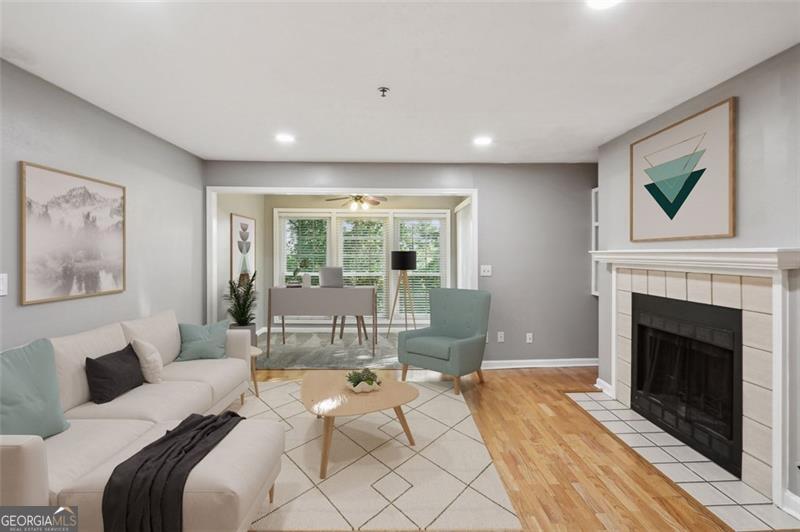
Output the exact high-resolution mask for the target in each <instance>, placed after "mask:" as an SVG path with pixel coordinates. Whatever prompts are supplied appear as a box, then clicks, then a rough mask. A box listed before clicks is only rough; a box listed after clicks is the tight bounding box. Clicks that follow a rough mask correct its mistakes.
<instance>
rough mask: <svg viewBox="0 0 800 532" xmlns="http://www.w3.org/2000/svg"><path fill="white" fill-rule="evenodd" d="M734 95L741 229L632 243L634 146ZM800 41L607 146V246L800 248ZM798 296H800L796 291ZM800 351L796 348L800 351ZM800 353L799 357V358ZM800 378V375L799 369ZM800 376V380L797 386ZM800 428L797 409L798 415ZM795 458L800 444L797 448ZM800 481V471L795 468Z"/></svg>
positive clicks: (606, 280)
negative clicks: (720, 235)
mask: <svg viewBox="0 0 800 532" xmlns="http://www.w3.org/2000/svg"><path fill="white" fill-rule="evenodd" d="M731 96H736V97H737V98H738V102H737V117H736V120H737V131H736V134H737V146H736V148H737V150H736V168H737V171H736V174H737V175H736V236H735V237H734V238H726V239H714V240H683V241H679V242H646V243H632V242H630V241H629V239H628V179H629V166H628V165H629V159H628V158H629V146H630V144H631V142H634V141H636V140H638V139H640V138H642V137H644V136H646V135H648V134H650V133H653V132H655V131H658V130H659V129H661V128H663V127H666V126H668V125H670V124H672V123H674V122H676V121H678V120H680V119H682V118H685V117H687V116H690V115H691V114H693V113H696V112H698V111H701V110H703V109H705V108H707V107H709V106H711V105H713V104H715V103H718V102H720V101H722V100H724V99H726V98H729V97H731ZM799 165H800V45H798V46H794V47H792V48H790V49H789V50H787V51H785V52H783V53H781V54H779V55H777V56H775V57H773V58H771V59H769V60H767V61H765V62H763V63H761V64H759V65H757V66H755V67H753V68H751V69H750V70H747V71H745V72H743V73H741V74H739V75H738V76H736V77H734V78H731V79H730V80H728V81H725V82H724V83H722V84H720V85H718V86H716V87H714V88H712V89H710V90H709V91H707V92H704V93H703V94H700V95H699V96H696V97H695V98H692V99H691V100H688V101H687V102H684V103H682V104H681V105H679V106H677V107H675V108H673V109H670V110H669V111H667V112H665V113H664V114H662V115H659V116H657V117H656V118H653V119H652V120H650V121H649V122H646V123H644V124H642V125H640V126H638V127H636V128H635V129H633V130H631V131H629V132H627V133H625V134H624V135H622V136H620V137H617V138H616V139H614V140H612V141H610V142H608V143H606V144H604V145H603V146H601V147H600V151H599V162H598V183H599V188H600V190H599V204H600V241H599V244H600V246H599V247H600V249H606V250H611V249H626V248H673V249H685V248H734V247H743V248H745V247H800V166H799ZM601 274H602V275H601V279H600V309H599V316H598V321H599V327H600V335H599V340H598V341H599V346H598V351H599V353H600V378H601V379H604V380H606V381H607V382H611V336H610V330H609V328H610V319H611V318H610V313H611V299H610V290H611V279H610V274H609V272H608V270H601ZM795 297H797V296H795ZM795 355H796V353H795ZM795 358H796V357H795ZM795 377H797V375H796V374H795ZM799 385H800V381H798V380H795V381H794V388H795V389H796V388H797V386H799ZM792 422H793V426H794V427H795V428H794V429H793V430H794V431H795V433H797V431H798V430H800V428H798V425H799V424H800V422H798V417H797V413H796V412H795V414H794V416H793V420H792ZM794 453H795V459H794V461H793V463H796V462H797V461H798V460H800V456H797V455H798V453H800V451H798V449H797V446H795V447H794ZM792 470H793V472H792V474H793V475H794V479H793V482H794V486H795V487H796V488H795V489H796V490H797V489H798V488H800V475H798V473H797V469H796V468H794V467H793V468H792Z"/></svg>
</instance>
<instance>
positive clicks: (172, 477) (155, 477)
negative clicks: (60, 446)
mask: <svg viewBox="0 0 800 532" xmlns="http://www.w3.org/2000/svg"><path fill="white" fill-rule="evenodd" d="M243 419H244V418H243V417H241V416H239V415H238V414H236V413H234V412H225V413H223V414H220V415H218V416H201V415H199V414H191V415H190V416H189V417H187V418H186V419H184V420H183V421H181V423H180V424H179V425H178V426H177V427H175V428H174V429H172V430H169V431H167V433H166V434H165V435H164V436H162V437H161V438H159V439H158V440H156V441H154V442H153V443H151V444H150V445H148V446H147V447H145V448H143V449H142V450H141V451H139V452H138V453H136V454H134V455H133V456H131V457H130V458H128V459H127V460H125V461H124V462H122V463H121V464H119V465H118V466H117V467H115V468H114V472H113V473H111V478H109V479H108V483H107V484H106V489H105V491H103V527H104V529H105V531H106V532H179V531H180V530H182V529H183V488H184V486H185V485H186V478H187V477H188V476H189V473H191V471H192V468H194V466H196V465H197V464H198V463H199V462H200V461H201V460H202V459H203V458H205V456H206V455H207V454H208V453H209V452H210V451H211V449H213V448H214V447H215V446H216V445H217V444H218V443H219V442H220V441H222V439H223V438H224V437H225V436H226V435H227V434H228V433H229V432H230V431H232V430H233V428H234V427H235V426H236V425H237V424H238V423H239V422H240V421H241V420H243Z"/></svg>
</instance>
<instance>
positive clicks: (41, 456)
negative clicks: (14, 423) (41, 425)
mask: <svg viewBox="0 0 800 532" xmlns="http://www.w3.org/2000/svg"><path fill="white" fill-rule="evenodd" d="M0 471H2V472H3V474H2V475H0V506H47V505H48V504H50V484H49V481H48V478H47V452H46V451H45V447H44V440H43V439H42V438H41V437H39V436H13V435H0Z"/></svg>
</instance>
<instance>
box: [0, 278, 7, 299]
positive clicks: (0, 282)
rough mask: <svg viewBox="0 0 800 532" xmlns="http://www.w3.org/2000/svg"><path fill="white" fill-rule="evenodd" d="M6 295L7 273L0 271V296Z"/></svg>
mask: <svg viewBox="0 0 800 532" xmlns="http://www.w3.org/2000/svg"><path fill="white" fill-rule="evenodd" d="M7 295H8V274H7V273H0V296H7Z"/></svg>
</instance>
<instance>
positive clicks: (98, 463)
mask: <svg viewBox="0 0 800 532" xmlns="http://www.w3.org/2000/svg"><path fill="white" fill-rule="evenodd" d="M133 338H139V339H142V340H145V341H147V342H150V343H151V344H153V345H155V346H156V347H157V348H158V350H159V352H160V353H161V356H162V358H163V361H164V372H163V381H162V382H161V383H158V384H148V383H145V384H143V385H142V386H139V387H138V388H134V389H133V390H131V391H129V392H127V393H125V394H123V395H121V396H120V397H117V398H116V399H114V400H113V401H110V402H108V403H104V404H95V403H93V402H91V401H90V400H89V386H88V383H87V379H86V371H85V363H84V360H85V358H86V357H97V356H101V355H104V354H107V353H111V352H114V351H118V350H120V349H122V348H124V347H125V346H126V345H127V344H128V343H129V342H130V341H131V340H132V339H133ZM51 341H52V343H53V347H54V349H55V357H56V370H57V373H58V382H59V394H60V398H61V406H62V408H63V409H64V413H65V416H66V417H67V419H68V420H69V422H70V427H69V428H68V429H67V430H65V431H64V432H62V433H60V434H56V435H55V436H51V437H49V438H47V439H46V440H42V438H40V437H38V436H0V470H2V472H3V473H2V478H0V505H45V504H51V505H59V506H74V505H78V506H79V524H80V529H81V530H87V531H94V530H97V531H102V529H103V525H102V510H101V508H102V506H101V505H102V497H103V490H104V488H105V484H106V481H107V480H108V478H109V475H110V474H111V472H112V471H113V469H114V467H115V466H116V465H117V464H119V463H120V462H122V461H124V460H125V459H127V458H128V457H130V456H131V455H133V454H134V453H136V452H137V451H138V450H139V449H141V448H142V447H144V446H145V445H147V444H149V443H151V442H152V441H154V440H155V439H157V438H159V437H160V436H162V435H163V434H164V433H165V431H166V430H167V429H169V428H172V427H174V426H175V425H177V424H178V423H179V422H180V421H181V420H182V419H183V418H185V417H186V416H187V415H189V414H190V413H201V414H203V413H209V414H210V413H219V412H222V411H224V410H225V409H227V408H228V407H229V406H230V405H231V404H232V403H234V402H235V401H239V400H240V398H243V395H242V394H244V392H245V391H246V390H247V385H248V384H247V382H248V378H249V367H248V361H249V347H250V331H248V330H229V331H228V333H227V339H226V347H225V350H226V355H227V356H226V358H221V359H213V360H212V359H207V360H193V361H186V362H175V358H176V357H177V356H178V353H179V351H180V345H181V344H180V331H179V329H178V322H177V320H176V319H175V314H174V313H173V312H171V311H168V312H162V313H160V314H157V315H155V316H152V317H150V318H144V319H140V320H135V321H126V322H121V323H113V324H111V325H106V326H104V327H100V328H98V329H93V330H90V331H86V332H82V333H78V334H74V335H70V336H62V337H59V338H52V339H51ZM283 430H284V429H283V427H282V426H281V425H279V424H278V423H274V422H271V421H265V420H245V421H242V422H240V423H239V424H238V425H237V426H236V428H235V429H234V430H233V431H232V432H231V433H230V434H228V435H227V436H226V438H225V439H224V440H223V441H222V442H220V443H219V444H218V445H217V446H216V447H215V448H214V449H213V450H212V451H211V452H210V453H209V454H208V455H207V456H206V457H205V458H204V459H203V461H201V462H200V463H199V464H198V465H197V466H196V467H195V468H194V469H193V470H192V472H191V474H190V475H189V478H188V479H187V482H186V486H185V490H184V497H183V516H184V517H183V521H184V529H185V530H192V531H195V530H196V531H204V530H208V531H211V530H213V531H223V530H246V529H247V528H248V525H249V524H250V523H251V522H252V520H253V518H254V516H255V514H256V513H257V512H258V510H259V508H260V507H261V505H262V504H263V502H264V500H265V498H266V496H267V492H268V491H269V489H270V488H271V487H272V485H273V484H274V482H275V479H276V478H277V476H278V473H279V472H280V464H281V458H280V457H281V453H282V452H283V448H284V432H283Z"/></svg>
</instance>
